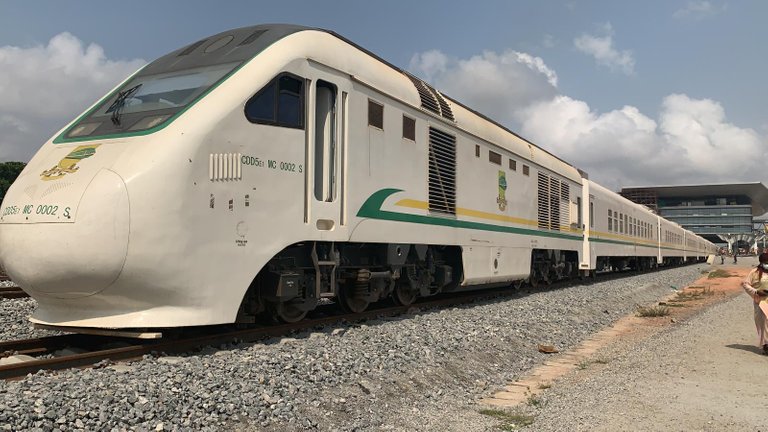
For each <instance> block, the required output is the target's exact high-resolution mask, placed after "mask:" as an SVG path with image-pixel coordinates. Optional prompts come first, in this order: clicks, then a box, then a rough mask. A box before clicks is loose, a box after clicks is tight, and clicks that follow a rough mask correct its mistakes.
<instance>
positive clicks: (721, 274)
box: [707, 269, 733, 279]
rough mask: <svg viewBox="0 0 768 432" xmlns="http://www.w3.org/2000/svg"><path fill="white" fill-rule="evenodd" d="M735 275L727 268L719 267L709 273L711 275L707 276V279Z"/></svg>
mask: <svg viewBox="0 0 768 432" xmlns="http://www.w3.org/2000/svg"><path fill="white" fill-rule="evenodd" d="M731 276H733V275H732V274H730V273H728V272H727V271H725V270H722V269H717V270H715V271H713V272H710V273H709V276H707V279H717V278H727V277H731Z"/></svg>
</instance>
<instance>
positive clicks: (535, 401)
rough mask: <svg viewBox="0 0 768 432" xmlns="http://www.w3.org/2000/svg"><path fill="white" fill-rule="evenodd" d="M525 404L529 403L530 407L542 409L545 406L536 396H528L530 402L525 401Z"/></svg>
mask: <svg viewBox="0 0 768 432" xmlns="http://www.w3.org/2000/svg"><path fill="white" fill-rule="evenodd" d="M525 403H527V404H528V405H530V406H532V407H540V406H541V405H542V404H543V402H542V401H541V399H539V398H537V397H536V396H534V395H530V396H528V400H527V401H525Z"/></svg>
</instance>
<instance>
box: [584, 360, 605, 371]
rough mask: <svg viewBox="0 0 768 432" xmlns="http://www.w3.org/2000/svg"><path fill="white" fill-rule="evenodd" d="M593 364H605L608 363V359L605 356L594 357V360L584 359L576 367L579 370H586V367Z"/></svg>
mask: <svg viewBox="0 0 768 432" xmlns="http://www.w3.org/2000/svg"><path fill="white" fill-rule="evenodd" d="M591 364H603V365H604V364H608V360H606V359H604V358H597V359H593V360H582V361H581V362H579V364H577V365H576V367H577V368H578V369H579V370H584V369H586V368H588V367H589V365H591Z"/></svg>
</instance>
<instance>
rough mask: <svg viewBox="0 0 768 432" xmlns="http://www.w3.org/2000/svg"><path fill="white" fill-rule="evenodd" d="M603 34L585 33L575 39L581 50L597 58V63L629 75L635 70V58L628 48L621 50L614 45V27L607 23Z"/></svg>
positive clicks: (575, 43) (577, 46) (577, 47)
mask: <svg viewBox="0 0 768 432" xmlns="http://www.w3.org/2000/svg"><path fill="white" fill-rule="evenodd" d="M602 33H603V34H604V35H603V36H593V35H588V34H583V35H581V36H579V37H577V38H576V39H574V40H573V44H574V45H575V46H576V49H578V50H579V51H581V52H583V53H585V54H587V55H590V56H592V57H594V58H595V60H596V61H597V64H599V65H602V66H606V67H608V68H609V69H611V70H612V71H617V70H618V71H621V72H623V73H625V74H627V75H632V74H633V73H634V72H635V58H634V57H633V56H632V52H631V51H628V50H624V51H619V50H617V49H616V48H615V47H614V45H613V35H614V31H613V27H612V26H611V24H610V23H607V24H605V25H604V26H603V28H602Z"/></svg>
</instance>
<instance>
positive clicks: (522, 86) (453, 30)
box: [0, 0, 768, 188]
mask: <svg viewBox="0 0 768 432" xmlns="http://www.w3.org/2000/svg"><path fill="white" fill-rule="evenodd" d="M767 17H768V2H765V1H718V0H680V1H677V0H666V1H661V0H646V1H635V2H629V1H608V0H606V1H579V2H577V1H525V2H524V1H475V2H466V1H462V2H458V1H452V2H449V1H444V2H437V1H400V0H390V1H386V2H372V1H335V2H330V1H329V2H320V1H280V2H258V1H228V2H210V1H205V2H204V1H197V0H195V1H144V0H135V1H132V2H127V3H126V2H124V3H119V4H118V3H113V2H112V3H110V2H60V1H52V0H51V1H35V0H29V1H24V2H22V1H7V0H0V160H24V161H26V160H28V159H29V158H30V157H31V156H32V154H34V152H35V151H36V150H37V148H39V146H40V145H41V144H42V143H43V142H44V141H45V140H46V139H47V138H49V137H50V136H51V135H52V134H53V133H54V132H56V131H57V130H58V129H59V128H60V127H62V126H63V125H64V124H65V123H66V122H68V121H69V120H71V119H72V118H74V117H75V116H77V115H78V114H79V113H80V112H82V110H84V109H85V108H86V107H87V106H88V105H89V104H90V103H92V102H93V101H94V100H95V99H96V98H98V97H99V96H101V95H102V94H103V93H104V92H105V91H107V90H108V89H109V88H111V87H112V86H113V85H115V84H116V83H117V82H119V81H120V80H122V78H124V77H125V76H126V75H127V74H129V73H131V72H132V71H133V70H135V69H136V68H138V67H140V66H141V65H142V64H144V63H145V62H148V61H151V60H153V59H155V58H157V57H159V56H161V55H163V54H164V53H167V52H169V51H171V50H174V49H176V48H179V47H181V46H184V45H187V44H189V43H191V42H194V41H196V40H198V39H200V38H203V37H205V36H208V35H211V34H214V33H218V32H220V31H224V30H226V29H229V28H235V27H242V26H248V25H253V24H260V23H268V22H284V23H295V24H303V25H308V26H317V27H322V28H326V29H330V30H333V31H335V32H337V33H339V34H341V35H343V36H345V37H346V38H348V39H350V40H352V41H354V42H356V43H358V44H359V45H361V46H363V47H365V48H367V49H369V50H371V51H373V52H375V53H376V54H378V55H380V56H381V57H383V58H384V59H386V60H388V61H390V62H391V63H393V64H395V65H397V66H400V67H402V68H405V69H408V70H410V71H411V72H414V73H416V74H417V75H418V76H420V77H422V78H425V79H427V80H428V81H430V82H431V83H432V84H433V85H435V86H436V87H437V88H438V89H441V90H443V91H444V93H446V94H448V95H450V96H452V97H455V98H457V99H459V100H461V101H463V102H465V103H466V104H468V105H469V106H471V107H472V108H474V109H476V110H478V111H480V112H482V113H484V114H487V115H489V116H490V117H492V118H494V119H497V120H498V121H500V122H501V123H504V124H505V125H507V126H509V127H510V128H512V129H513V130H515V131H518V132H520V133H521V134H522V135H523V136H526V137H527V138H529V139H531V140H533V141H534V142H536V143H537V144H539V145H541V146H542V147H544V148H546V149H548V150H550V151H552V152H554V153H555V154H557V155H559V156H561V157H562V158H564V159H565V160H567V161H569V162H571V163H573V164H574V165H576V166H578V167H580V168H582V169H585V170H586V171H588V172H590V174H591V175H592V177H593V178H596V179H597V180H598V181H600V182H601V183H604V184H605V185H606V186H609V187H611V188H617V187H621V186H633V185H635V186H636V185H644V184H659V183H664V184H680V183H718V182H732V181H764V178H765V175H764V174H763V172H764V170H763V169H762V166H763V165H764V163H762V161H763V160H766V157H767V156H768V143H767V140H766V138H767V137H768V114H766V113H768V89H767V87H766V86H765V84H764V79H765V78H764V76H765V71H766V70H768V68H767V67H766V66H768V64H767V63H768V55H767V54H766V53H767V51H766V49H765V47H764V46H763V43H764V41H766V40H768V26H766V25H765V18H767Z"/></svg>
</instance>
